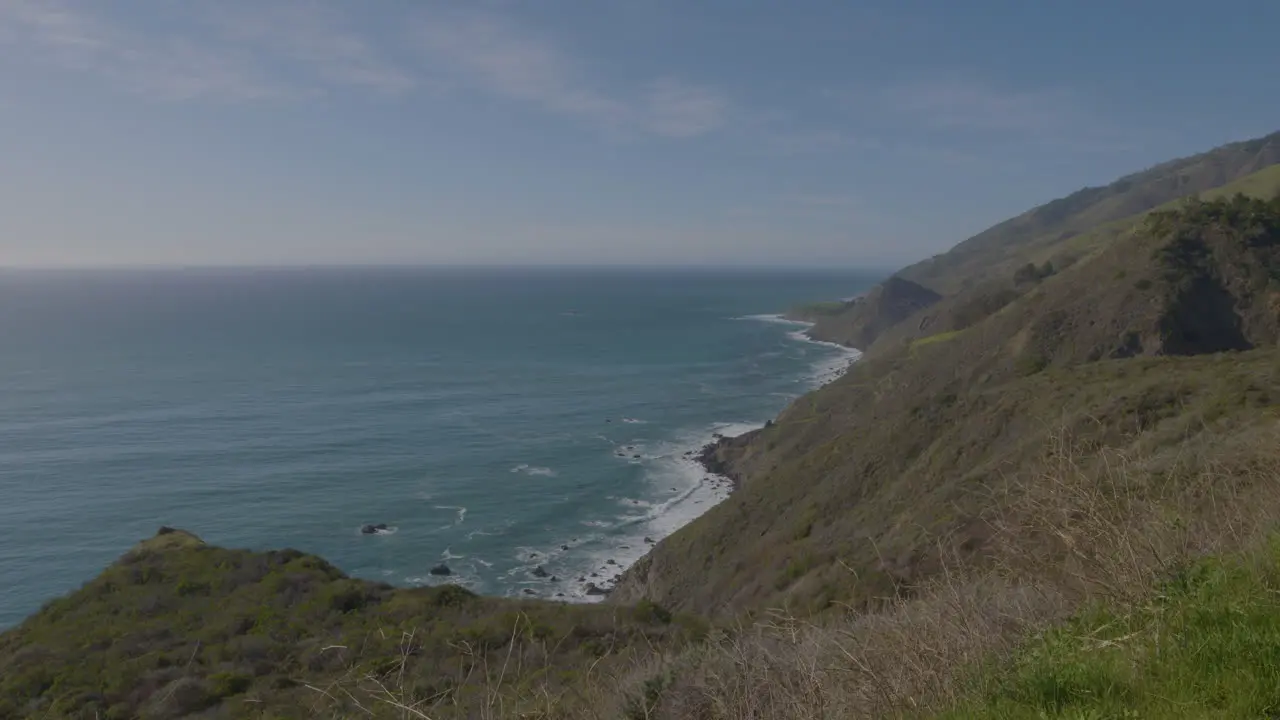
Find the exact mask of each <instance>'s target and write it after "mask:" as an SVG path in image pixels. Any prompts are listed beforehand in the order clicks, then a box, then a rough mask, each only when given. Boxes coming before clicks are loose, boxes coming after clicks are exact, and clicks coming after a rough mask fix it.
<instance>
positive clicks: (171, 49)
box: [0, 0, 1280, 267]
mask: <svg viewBox="0 0 1280 720" xmlns="http://www.w3.org/2000/svg"><path fill="white" fill-rule="evenodd" d="M1276 28H1280V2H1275V1H1274V0H1247V1H1246V0H1237V1H1232V0H1222V1H1220V2H1218V3H1205V2H1203V1H1200V0H1198V1H1197V2H1188V1H1186V0H1165V1H1163V2H1157V1H1148V0H1062V1H1060V2H1059V1H1054V0H1045V1H1044V2H1027V1H1026V0H1008V1H1003V2H1002V1H997V0H973V1H971V2H955V1H954V0H915V1H910V0H893V1H890V0H867V1H865V2H856V1H854V0H789V1H787V2H782V1H781V0H777V1H772V0H759V1H758V2H749V1H746V0H698V1H697V2H690V1H689V0H634V1H622V0H618V1H613V0H505V1H504V0H466V1H465V2H464V1H462V0H457V1H444V0H416V1H415V0H377V1H376V2H355V1H354V0H352V1H349V2H342V1H341V0H218V1H217V2H213V1H210V2H192V1H189V0H183V1H179V0H116V1H108V0H45V1H42V0H0V266H73V267H87V266H103V265H109V266H170V265H178V266H201V265H328V264H366V265H369V264H372V265H383V264H490V263H492V264H500V265H523V264H551V265H555V264H588V265H595V264H642V265H708V264H709V265H786V266H822V267H837V266H838V267H845V266H848V267H893V266H897V265H902V264H906V263H909V262H912V261H914V260H917V259H920V258H923V257H927V256H929V255H932V254H934V253H938V252H942V251H944V250H945V249H947V248H948V247H950V246H951V245H954V244H955V243H957V242H959V241H961V240H963V239H964V238H966V237H968V236H970V235H972V234H974V233H976V232H978V231H980V230H982V229H983V228H985V227H987V226H990V225H992V224H994V223H996V222H998V221H1000V220H1003V219H1005V218H1007V217H1010V216H1013V215H1016V214H1018V213H1020V212H1023V211H1025V210H1027V209H1029V208H1031V207H1033V206H1035V205H1038V204H1040V203H1043V202H1046V201H1048V200H1051V199H1053V198H1055V197H1059V196H1062V195H1065V194H1068V193H1070V192H1073V191H1075V190H1077V189H1080V188H1081V187H1084V186H1088V185H1100V184H1105V183H1107V182H1109V181H1111V180H1113V179H1115V178H1116V177H1119V176H1120V175H1123V174H1126V173H1129V172H1133V171H1137V170H1141V169H1143V168H1145V167H1149V166H1151V165H1154V164H1156V163H1158V162H1161V161H1164V160H1168V159H1171V158H1173V157H1179V156H1184V155H1188V154H1193V153H1195V152H1199V151H1203V150H1207V149H1209V148H1211V147H1213V146H1216V145H1219V144H1222V143H1224V142H1229V141H1232V140H1241V139H1247V138H1250V137H1257V136H1260V135H1264V134H1267V133H1269V132H1272V131H1275V130H1277V129H1280V92H1277V90H1278V89H1280V88H1278V87H1277V86H1278V84H1280V75H1278V74H1277V71H1278V70H1280V43H1277V42H1275V32H1276Z"/></svg>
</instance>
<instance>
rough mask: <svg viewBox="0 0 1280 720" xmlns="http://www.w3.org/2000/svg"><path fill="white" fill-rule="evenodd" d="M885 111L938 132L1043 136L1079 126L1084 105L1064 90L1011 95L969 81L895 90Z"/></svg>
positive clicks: (954, 80) (941, 81) (933, 82)
mask: <svg viewBox="0 0 1280 720" xmlns="http://www.w3.org/2000/svg"><path fill="white" fill-rule="evenodd" d="M884 100H885V102H886V104H887V106H888V107H889V108H890V109H892V110H894V111H896V112H898V113H901V114H905V115H908V116H910V117H912V118H913V119H915V120H917V121H919V122H921V123H923V124H926V125H931V126H935V127H942V128H959V129H968V130H989V131H998V132H1020V133H1030V134H1036V133H1044V132H1052V131H1055V130H1058V129H1060V128H1062V127H1063V126H1064V125H1066V124H1068V123H1072V122H1073V121H1078V120H1080V119H1081V116H1082V115H1083V114H1084V110H1083V105H1084V102H1083V100H1082V99H1081V98H1079V97H1077V96H1076V95H1075V93H1073V92H1071V91H1068V90H1066V89H1062V88H1049V89H1037V90H1013V89H1004V88H998V87H996V86H994V85H992V84H990V83H986V82H983V81H979V80H974V79H971V78H946V79H932V80H927V81H924V82H920V83H914V84H910V85H905V86H901V87H896V88H891V89H890V90H888V91H887V92H886V93H885V95H884Z"/></svg>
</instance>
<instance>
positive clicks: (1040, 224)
mask: <svg viewBox="0 0 1280 720" xmlns="http://www.w3.org/2000/svg"><path fill="white" fill-rule="evenodd" d="M1278 163H1280V133H1275V134H1272V135H1268V136H1267V137H1264V138H1259V139H1256V140H1250V141H1247V142H1240V143H1233V144H1231V145H1225V146H1223V147H1220V148H1217V149H1214V150H1211V151H1209V152H1207V153H1202V154H1200V155H1196V156H1193V157H1190V158H1184V159H1181V160H1174V161H1172V162H1168V163H1164V164H1161V165H1158V166H1156V167H1154V168H1151V169H1150V170H1146V171H1144V172H1140V173H1135V174H1133V175H1129V176H1127V177H1124V178H1121V179H1119V180H1117V181H1115V182H1113V183H1111V184H1110V185H1107V186H1105V187H1097V188H1085V189H1084V190H1080V191H1079V192H1076V193H1073V194H1072V195H1069V196H1067V197H1065V198H1061V199H1058V200H1054V201H1053V202H1050V203H1046V204H1044V205H1042V206H1040V207H1038V208H1035V209H1033V210H1030V211H1028V212H1026V213H1024V214H1022V215H1019V216H1018V217H1015V218H1012V219H1010V220H1006V221H1005V222H1002V223H1000V224H998V225H996V226H994V227H992V228H990V229H988V230H985V231H983V232H981V233H979V234H977V235H975V236H973V237H972V238H969V239H968V240H965V241H964V242H962V243H960V244H959V245H957V246H956V247H954V248H952V249H951V250H949V251H948V252H946V253H944V254H942V255H937V256H934V257H932V258H929V259H928V260H924V261H922V262H919V263H916V264H915V265H911V266H909V267H906V268H904V269H902V270H900V271H898V272H897V273H895V274H894V276H893V278H891V279H890V281H909V282H911V283H914V284H917V285H921V286H923V287H925V288H928V289H929V290H932V291H935V292H937V293H940V294H942V295H943V296H945V297H944V298H941V302H939V303H938V304H937V305H936V306H935V307H932V308H931V309H930V310H929V311H928V312H922V313H919V314H918V315H916V316H914V317H912V320H911V322H901V321H902V320H904V319H906V318H905V317H903V316H901V315H900V314H898V313H897V312H895V311H894V310H891V311H890V312H888V313H884V314H882V313H881V310H880V308H879V307H877V306H875V305H873V304H862V305H856V306H855V305H850V306H848V307H847V309H846V311H845V312H843V313H841V314H838V315H830V316H827V317H824V318H821V319H820V320H819V322H818V325H817V327H815V328H814V337H816V338H818V339H822V340H831V341H833V342H842V341H846V339H848V338H853V339H856V342H854V343H852V344H853V345H854V347H857V348H858V349H860V350H867V349H869V348H870V345H871V344H872V343H873V342H874V341H875V340H876V338H877V337H879V336H880V334H881V333H883V332H885V330H887V329H888V328H890V327H893V326H895V325H896V326H897V327H896V328H895V329H896V331H897V332H896V333H895V337H896V338H897V339H899V340H901V339H902V338H903V337H908V338H909V337H910V336H912V335H913V334H930V333H938V332H947V331H951V330H958V329H962V328H964V327H967V326H968V325H970V324H972V323H973V322H975V321H976V320H978V319H981V318H982V317H985V316H986V315H987V314H990V313H991V312H994V311H995V310H997V309H999V308H1000V307H1002V306H1004V305H1006V304H1008V303H1009V302H1012V300H1013V299H1014V298H1016V297H1019V296H1020V295H1021V294H1022V293H1023V292H1025V291H1026V289H1027V288H1028V287H1030V286H1031V285H1032V284H1033V282H1034V281H1035V280H1037V279H1040V278H1043V277H1046V276H1048V275H1051V274H1052V273H1053V272H1054V271H1055V270H1060V269H1063V268H1065V267H1068V266H1070V265H1072V264H1074V263H1076V262H1079V261H1080V260H1081V259H1084V258H1086V257H1088V256H1089V255H1091V254H1092V253H1093V252H1096V251H1097V250H1098V249H1099V248H1102V247H1106V246H1107V245H1109V244H1110V243H1111V242H1112V241H1114V240H1116V239H1118V238H1120V237H1121V236H1123V235H1126V234H1129V233H1131V232H1132V231H1133V228H1134V227H1135V225H1137V224H1139V223H1140V221H1141V219H1142V216H1143V215H1144V214H1145V213H1147V212H1148V211H1151V210H1154V209H1159V208H1162V207H1164V208H1167V206H1168V205H1169V204H1170V203H1172V202H1174V201H1176V200H1177V199H1179V198H1183V197H1188V196H1193V195H1197V194H1202V195H1203V196H1204V198H1205V199H1214V198H1217V197H1223V196H1229V195H1233V194H1235V193H1243V194H1246V195H1250V196H1252V197H1271V196H1272V195H1274V194H1275V193H1276V192H1277V191H1280V168H1278V167H1277V164H1278ZM890 281H886V282H890ZM1029 281H1032V282H1029ZM872 292H875V291H874V290H873V291H872ZM930 305H933V303H927V304H926V305H925V307H927V306H930ZM918 309H919V308H917V310H918ZM913 312H914V311H913ZM868 328H871V329H870V330H868Z"/></svg>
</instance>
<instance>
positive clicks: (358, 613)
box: [0, 529, 705, 718]
mask: <svg viewBox="0 0 1280 720" xmlns="http://www.w3.org/2000/svg"><path fill="white" fill-rule="evenodd" d="M682 623H684V624H682ZM703 632H705V626H703V625H700V624H698V623H687V622H685V619H683V618H676V619H673V618H672V617H671V616H670V615H669V614H668V613H666V612H665V611H663V610H661V609H660V608H655V607H653V606H642V607H639V608H622V607H601V606H573V605H564V604H560V603H551V602H533V601H529V602H517V601H511V600H503V599H497V598H483V597H478V596H476V595H474V594H472V593H471V592H468V591H467V590H465V589H463V588H460V587H457V586H452V585H448V586H443V587H438V588H424V589H416V590H406V589H393V588H391V587H390V586H388V585H384V584H379V583H370V582H365V581H361V580H353V579H350V578H347V577H345V576H344V575H343V574H342V573H341V572H339V571H338V570H337V569H336V568H334V567H333V566H331V565H329V564H328V563H326V562H325V561H323V560H321V559H320V558H317V557H314V556H311V555H304V554H303V553H300V552H297V551H293V550H284V551H278V552H265V553H256V552H249V551H244V550H228V549H224V548H217V547H212V546H208V545H205V544H204V543H203V542H201V541H200V540H199V539H198V538H196V537H195V536H193V535H190V534H187V533H185V532H182V531H171V530H168V529H164V530H162V532H161V534H159V535H157V536H156V537H154V538H152V539H150V540H147V541H145V542H143V543H141V544H139V545H138V546H137V547H135V548H134V549H133V550H131V551H130V552H128V553H127V554H126V555H124V556H123V557H122V558H120V560H119V561H118V562H116V563H115V564H113V565H112V566H111V567H109V568H107V569H106V570H105V571H104V572H103V573H102V574H101V575H99V576H98V577H97V578H95V579H93V580H92V581H90V582H89V583H87V584H86V585H85V586H84V587H83V588H81V589H80V590H78V591H76V592H74V593H72V594H71V595H69V596H67V597H64V598H61V599H58V600H54V601H52V602H50V603H49V604H47V605H46V606H45V607H44V608H43V609H42V610H41V611H40V612H38V613H36V614H35V615H33V616H32V617H31V618H29V619H28V620H27V621H25V622H24V623H22V624H21V625H20V626H18V627H17V628H14V629H12V630H9V631H7V632H5V633H4V634H3V635H0V717H3V718H10V717H50V718H60V717H79V718H135V717H143V718H177V717H186V716H189V715H199V716H200V717H273V718H293V717H296V718H313V717H320V716H337V717H347V716H354V715H362V716H363V715H367V714H371V715H377V716H386V717H428V716H429V717H433V718H436V717H454V716H457V717H517V716H519V715H518V714H519V713H522V712H532V711H533V710H536V709H537V708H539V707H545V706H546V705H547V704H548V703H550V702H552V701H553V700H554V704H555V705H557V706H558V707H561V708H565V709H568V708H572V707H575V706H579V707H581V706H592V705H597V704H599V700H598V699H596V698H591V697H580V696H578V695H572V696H569V695H566V693H570V692H577V691H579V690H581V689H583V688H589V687H590V686H591V683H590V682H589V680H590V678H589V677H588V675H589V673H591V672H594V673H596V674H597V676H599V675H600V674H602V673H605V672H607V671H609V670H610V668H611V667H613V666H615V665H617V664H618V663H620V662H622V661H623V659H625V658H626V657H627V652H628V651H629V650H630V649H633V648H636V647H639V648H643V649H644V650H645V652H652V651H653V650H654V649H655V648H664V649H669V648H671V647H674V646H677V645H679V644H681V643H683V642H685V641H686V640H688V639H689V638H691V637H695V636H697V635H699V634H701V633H703ZM622 700H625V698H622ZM403 706H408V707H411V708H412V711H408V710H405V709H404V707H403Z"/></svg>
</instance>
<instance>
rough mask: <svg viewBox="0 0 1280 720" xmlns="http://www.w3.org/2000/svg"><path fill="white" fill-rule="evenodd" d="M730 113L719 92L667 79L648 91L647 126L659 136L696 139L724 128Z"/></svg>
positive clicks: (645, 107)
mask: <svg viewBox="0 0 1280 720" xmlns="http://www.w3.org/2000/svg"><path fill="white" fill-rule="evenodd" d="M727 110H728V104H727V103H726V102H725V100H724V98H723V97H721V96H720V95H719V94H718V93H715V92H712V91H710V90H707V89H706V88H700V87H695V86H692V85H688V84H686V83H683V82H680V81H679V80H674V79H670V78H665V79H661V80H657V81H654V82H653V83H652V84H651V85H650V86H649V88H648V93H647V96H646V98H645V106H644V111H645V117H644V123H645V125H646V126H647V127H648V128H649V129H650V130H652V131H653V132H655V133H658V134H659V135H667V136H670V137H692V136H694V135H702V134H704V133H708V132H711V131H712V130H715V129H717V128H719V127H720V126H722V125H724V123H725V116H726V113H727Z"/></svg>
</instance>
